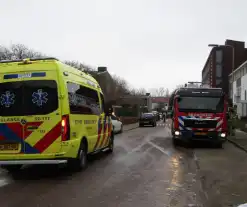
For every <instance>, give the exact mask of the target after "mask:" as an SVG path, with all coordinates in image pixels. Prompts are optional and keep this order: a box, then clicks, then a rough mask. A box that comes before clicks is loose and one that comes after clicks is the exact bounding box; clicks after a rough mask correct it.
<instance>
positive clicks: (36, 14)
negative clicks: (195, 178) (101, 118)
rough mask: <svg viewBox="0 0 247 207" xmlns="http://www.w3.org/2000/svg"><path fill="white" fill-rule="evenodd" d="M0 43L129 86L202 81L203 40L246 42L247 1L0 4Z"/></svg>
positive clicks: (4, 0)
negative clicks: (100, 71)
mask: <svg viewBox="0 0 247 207" xmlns="http://www.w3.org/2000/svg"><path fill="white" fill-rule="evenodd" d="M0 3H1V6H0V19H1V35H0V44H1V45H9V44H11V43H22V44H25V45H27V46H28V47H31V48H33V49H35V50H38V51H40V52H43V53H46V54H48V55H51V56H55V57H57V58H59V59H61V60H78V61H81V62H84V63H87V64H89V65H92V66H98V65H101V66H107V67H108V70H109V72H110V73H111V74H116V75H119V76H121V77H123V78H125V79H126V80H127V81H128V82H129V84H130V85H131V86H133V87H138V88H139V87H144V88H146V89H150V88H156V87H166V88H170V89H173V88H174V87H175V86H176V85H178V84H181V83H182V84H183V83H185V82H187V81H201V70H202V68H203V66H204V63H205V61H206V58H207V56H208V53H209V51H210V48H208V46H207V45H208V44H209V43H217V44H224V41H225V39H227V38H228V39H234V40H241V41H246V40H247V26H246V19H247V12H246V8H247V1H246V0H237V1H236V0H173V1H171V0H169V1H168V0H122V1H120V0H87V1H86V0H68V1H65V0H42V1H38V0H21V1H20V0H0Z"/></svg>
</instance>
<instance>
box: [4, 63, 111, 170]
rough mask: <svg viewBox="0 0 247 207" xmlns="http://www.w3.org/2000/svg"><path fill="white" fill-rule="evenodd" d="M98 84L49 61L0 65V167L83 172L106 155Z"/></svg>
mask: <svg viewBox="0 0 247 207" xmlns="http://www.w3.org/2000/svg"><path fill="white" fill-rule="evenodd" d="M109 115H110V111H109V108H108V107H106V106H105V104H104V95H103V93H102V90H101V88H100V86H99V84H98V82H97V81H96V80H95V79H94V78H93V77H92V76H91V75H89V74H87V73H85V72H83V71H82V70H78V69H75V68H73V67H70V66H68V65H66V64H64V63H62V62H60V61H59V60H57V59H55V58H43V59H42V58H40V59H24V60H14V61H1V62H0V165H1V167H2V168H4V169H7V170H8V171H10V172H16V171H18V170H20V169H21V167H22V166H23V165H25V164H66V165H68V166H69V167H71V168H72V169H74V170H81V169H84V168H86V166H87V155H88V154H90V153H97V152H100V151H102V150H104V151H108V152H112V151H113V145H114V133H112V123H111V118H110V116H109Z"/></svg>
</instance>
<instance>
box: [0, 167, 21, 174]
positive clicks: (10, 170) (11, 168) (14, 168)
mask: <svg viewBox="0 0 247 207" xmlns="http://www.w3.org/2000/svg"><path fill="white" fill-rule="evenodd" d="M1 167H2V168H3V169H5V170H7V171H8V172H9V173H17V172H19V171H20V170H21V167H22V165H5V166H1Z"/></svg>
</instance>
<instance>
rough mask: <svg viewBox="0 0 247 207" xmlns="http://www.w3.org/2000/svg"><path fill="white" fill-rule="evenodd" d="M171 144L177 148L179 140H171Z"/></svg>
mask: <svg viewBox="0 0 247 207" xmlns="http://www.w3.org/2000/svg"><path fill="white" fill-rule="evenodd" d="M172 144H173V146H174V147H176V146H178V145H179V140H177V139H175V138H172Z"/></svg>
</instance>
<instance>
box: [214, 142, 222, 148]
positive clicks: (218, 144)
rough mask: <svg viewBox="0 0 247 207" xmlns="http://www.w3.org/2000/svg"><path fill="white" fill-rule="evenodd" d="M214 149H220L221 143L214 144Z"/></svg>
mask: <svg viewBox="0 0 247 207" xmlns="http://www.w3.org/2000/svg"><path fill="white" fill-rule="evenodd" d="M215 147H216V148H219V149H221V148H222V147H223V146H222V143H221V142H219V143H216V144H215Z"/></svg>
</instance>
